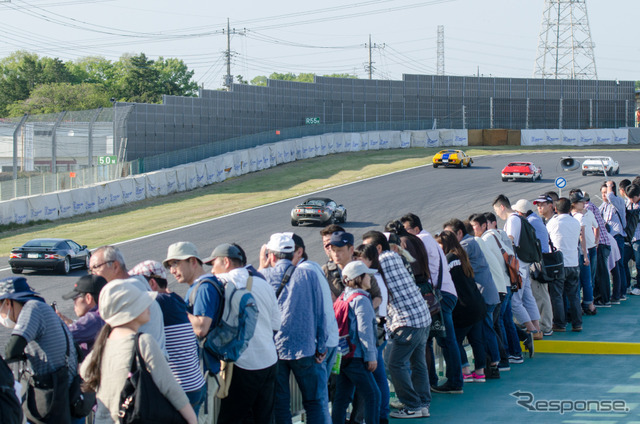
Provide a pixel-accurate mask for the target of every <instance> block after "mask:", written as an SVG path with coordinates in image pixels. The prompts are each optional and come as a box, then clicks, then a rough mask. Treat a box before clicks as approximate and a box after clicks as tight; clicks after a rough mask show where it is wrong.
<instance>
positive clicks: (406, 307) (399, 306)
mask: <svg viewBox="0 0 640 424" xmlns="http://www.w3.org/2000/svg"><path fill="white" fill-rule="evenodd" d="M378 259H379V260H380V266H381V267H382V271H383V272H384V278H385V280H386V282H387V289H388V290H389V305H388V309H387V315H388V316H389V318H390V319H391V323H387V325H388V328H389V331H392V332H393V331H395V330H396V329H398V328H400V327H413V328H427V327H429V326H430V325H431V315H430V314H429V309H428V308H427V302H426V301H425V300H424V299H423V298H422V295H421V294H420V289H419V288H418V286H417V285H416V283H415V281H414V280H413V278H411V275H409V272H408V271H407V269H406V268H405V267H404V264H403V263H402V259H401V258H400V256H398V254H397V253H395V252H392V251H389V250H387V251H385V252H382V253H381V254H380V256H379V258H378Z"/></svg>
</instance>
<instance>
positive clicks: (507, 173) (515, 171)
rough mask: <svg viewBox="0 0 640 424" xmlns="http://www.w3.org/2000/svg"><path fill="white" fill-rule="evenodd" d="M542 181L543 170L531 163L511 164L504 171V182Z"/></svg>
mask: <svg viewBox="0 0 640 424" xmlns="http://www.w3.org/2000/svg"><path fill="white" fill-rule="evenodd" d="M536 179H538V180H541V179H542V169H541V168H540V167H538V166H536V165H534V164H533V163H531V162H511V163H510V164H508V165H507V166H505V167H504V169H503V170H502V181H507V180H525V181H532V182H533V181H535V180H536Z"/></svg>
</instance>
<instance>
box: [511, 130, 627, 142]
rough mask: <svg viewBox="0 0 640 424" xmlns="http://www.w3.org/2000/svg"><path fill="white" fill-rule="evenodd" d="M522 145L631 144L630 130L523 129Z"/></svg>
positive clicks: (521, 133)
mask: <svg viewBox="0 0 640 424" xmlns="http://www.w3.org/2000/svg"><path fill="white" fill-rule="evenodd" d="M520 144H521V145H522V146H593V145H603V144H604V145H619V144H629V130H628V129H624V128H620V129H594V130H522V131H521V132H520Z"/></svg>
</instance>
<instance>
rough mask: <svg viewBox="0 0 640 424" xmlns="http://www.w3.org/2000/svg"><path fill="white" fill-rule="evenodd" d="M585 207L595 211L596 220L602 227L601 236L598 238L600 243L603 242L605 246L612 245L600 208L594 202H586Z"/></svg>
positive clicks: (599, 226)
mask: <svg viewBox="0 0 640 424" xmlns="http://www.w3.org/2000/svg"><path fill="white" fill-rule="evenodd" d="M584 207H585V208H587V209H589V210H590V211H591V212H593V215H594V216H595V217H596V221H597V222H598V228H599V229H600V236H599V238H598V244H603V245H605V246H611V243H609V238H608V237H607V227H606V226H605V223H604V219H602V214H601V213H600V210H599V209H598V208H597V207H596V205H594V204H593V203H591V202H590V201H589V202H585V203H584Z"/></svg>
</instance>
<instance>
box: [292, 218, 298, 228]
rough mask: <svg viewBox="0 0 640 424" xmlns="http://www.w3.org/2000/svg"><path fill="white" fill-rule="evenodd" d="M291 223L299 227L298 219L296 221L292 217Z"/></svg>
mask: <svg viewBox="0 0 640 424" xmlns="http://www.w3.org/2000/svg"><path fill="white" fill-rule="evenodd" d="M291 225H293V226H294V227H297V226H298V221H296V220H295V219H291Z"/></svg>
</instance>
